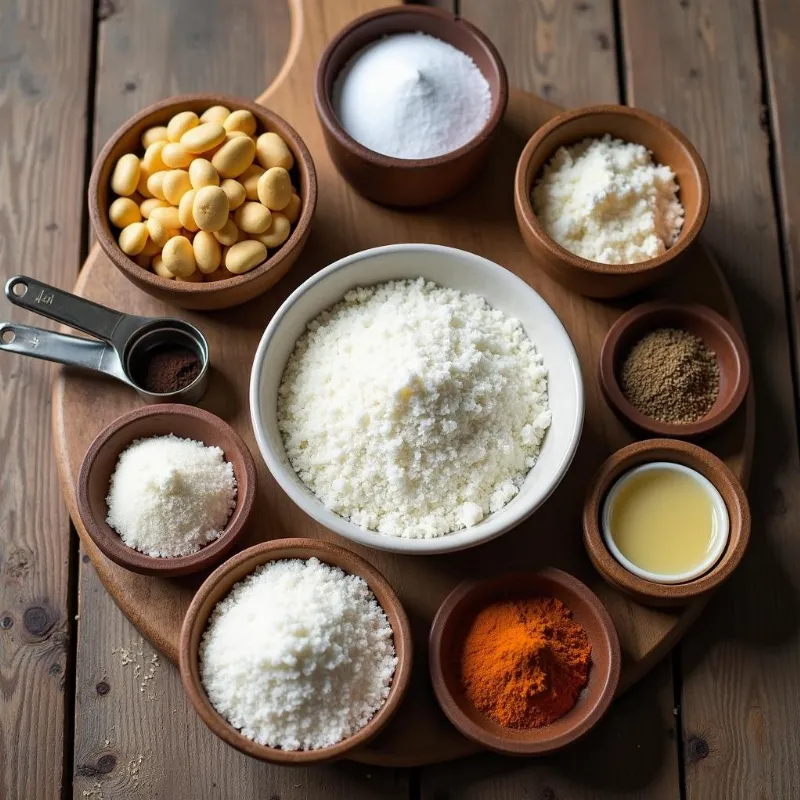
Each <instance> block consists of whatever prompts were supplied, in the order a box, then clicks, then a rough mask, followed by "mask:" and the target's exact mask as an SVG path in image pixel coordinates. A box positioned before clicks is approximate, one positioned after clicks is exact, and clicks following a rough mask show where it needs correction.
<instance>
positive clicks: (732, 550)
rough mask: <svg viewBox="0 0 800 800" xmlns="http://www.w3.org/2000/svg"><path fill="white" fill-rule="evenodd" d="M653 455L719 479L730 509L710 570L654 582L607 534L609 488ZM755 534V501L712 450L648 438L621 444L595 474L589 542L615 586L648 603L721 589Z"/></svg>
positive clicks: (588, 506) (680, 600) (672, 602)
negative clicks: (625, 560)
mask: <svg viewBox="0 0 800 800" xmlns="http://www.w3.org/2000/svg"><path fill="white" fill-rule="evenodd" d="M651 461H670V462H673V463H676V464H684V465H685V466H687V467H690V468H691V469H693V470H696V471H697V472H699V473H700V474H701V475H703V476H704V477H705V478H707V479H708V480H709V481H710V482H711V483H712V484H713V485H714V487H715V488H716V490H717V491H718V492H719V493H720V494H721V495H722V499H723V500H724V501H725V505H726V507H727V509H728V520H729V526H730V530H729V534H728V544H727V546H726V548H725V551H724V552H723V554H722V556H721V557H720V559H719V561H717V563H716V565H715V566H714V567H712V569H711V570H710V571H709V572H706V573H705V574H704V575H701V576H700V577H699V578H695V579H694V580H690V581H687V582H686V583H677V584H675V583H674V584H662V583H653V582H652V581H648V580H645V579H644V578H640V577H638V576H637V575H634V574H633V573H632V572H629V571H628V570H627V569H625V567H623V566H622V565H621V564H620V563H619V562H618V561H617V560H616V559H615V558H614V556H612V555H611V552H610V551H609V549H608V547H607V546H606V543H605V541H604V538H603V530H602V522H601V515H602V513H603V502H604V501H605V498H606V495H607V494H608V492H609V490H610V489H611V487H612V486H613V485H614V483H615V482H616V481H617V479H618V478H620V477H621V476H622V475H624V474H625V473H626V472H628V470H630V469H632V468H633V467H636V466H638V465H639V464H646V463H648V462H651ZM749 539H750V506H749V504H748V502H747V496H746V495H745V493H744V489H743V488H742V485H741V484H740V483H739V481H738V480H737V479H736V476H735V475H734V474H733V473H732V472H731V471H730V470H729V469H728V467H726V466H725V464H723V463H722V461H720V460H719V459H718V458H717V457H716V456H715V455H713V454H712V453H709V452H708V450H703V448H702V447H698V446H697V445H694V444H690V443H689V442H681V441H678V440H675V439H647V440H645V441H642V442H634V443H633V444H630V445H628V446H627V447H623V448H622V449H621V450H617V452H616V453H614V454H613V455H612V456H611V457H610V458H609V459H608V460H607V461H606V462H605V463H604V464H603V465H602V466H601V467H600V470H599V471H598V473H597V475H595V477H594V479H593V480H592V483H591V485H590V486H589V493H588V495H587V496H586V501H585V503H584V507H583V542H584V544H585V545H586V550H587V552H588V553H589V558H590V559H591V560H592V564H594V566H595V569H597V571H598V572H599V573H600V574H601V575H602V576H603V578H604V579H605V580H606V581H607V582H608V583H609V584H611V586H614V587H615V588H616V589H619V590H620V591H622V592H625V593H626V594H628V595H630V596H632V597H633V598H634V600H636V601H637V602H639V603H642V604H644V605H650V606H678V605H685V604H686V603H689V602H690V601H692V600H696V599H697V598H699V597H702V596H703V595H706V594H708V593H709V592H711V591H712V590H714V589H716V588H717V587H718V586H719V585H720V584H722V583H723V582H724V581H726V580H727V579H728V578H729V577H730V575H731V573H732V572H733V570H734V569H736V567H737V566H738V565H739V562H740V561H741V560H742V556H743V555H744V552H745V550H746V549H747V543H748V541H749Z"/></svg>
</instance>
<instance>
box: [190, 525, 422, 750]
mask: <svg viewBox="0 0 800 800" xmlns="http://www.w3.org/2000/svg"><path fill="white" fill-rule="evenodd" d="M312 557H314V558H318V559H319V560H320V561H322V562H324V563H326V564H332V565H333V566H336V567H339V568H341V569H342V570H344V572H346V573H348V574H351V575H358V576H359V577H361V578H363V579H364V580H365V581H366V582H367V585H368V586H369V588H370V590H371V591H372V593H373V594H374V595H375V598H376V599H377V601H378V604H379V605H380V606H381V608H382V609H383V610H384V612H385V613H386V616H387V617H388V618H389V623H390V624H391V626H392V631H393V633H394V647H395V651H396V653H397V667H396V668H395V672H394V678H393V680H392V686H391V689H390V690H389V696H388V697H387V698H386V702H385V703H384V704H383V705H382V706H381V707H380V708H379V709H378V710H377V711H376V712H375V715H374V716H373V717H372V719H371V720H370V721H369V722H368V723H367V724H366V725H365V726H364V727H363V728H361V730H359V731H358V732H357V733H355V734H353V735H352V736H350V737H349V738H347V739H343V740H342V741H341V742H338V743H337V744H334V745H331V746H330V747H323V748H319V749H318V750H281V749H280V748H278V747H268V746H267V745H263V744H258V743H257V742H254V741H253V740H252V739H248V738H247V737H246V736H244V735H242V734H241V733H240V732H239V731H238V730H237V729H236V728H234V727H233V725H231V724H230V723H229V722H228V721H227V720H226V719H225V718H224V717H223V716H222V715H221V714H219V712H217V710H216V709H215V708H214V707H213V706H212V705H211V702H210V700H209V699H208V695H207V694H206V692H205V689H204V688H203V683H202V681H201V679H200V663H199V662H200V658H199V648H200V641H201V639H202V637H203V633H204V632H205V630H206V628H207V626H208V618H209V617H210V616H211V613H212V612H213V610H214V608H215V607H216V605H217V603H219V602H220V600H222V599H223V598H224V597H225V596H226V595H227V594H228V593H229V592H230V590H231V589H232V588H233V585H234V584H235V583H237V582H238V581H240V580H242V578H244V577H246V576H247V575H249V574H250V573H251V572H253V570H255V569H256V568H257V567H259V566H261V565H262V564H266V563H267V562H269V561H278V560H280V559H286V558H302V559H306V558H312ZM179 655H180V670H181V680H182V681H183V688H184V689H185V690H186V694H187V695H188V696H189V699H190V700H191V702H192V705H193V706H194V707H195V710H196V711H197V713H198V714H199V715H200V718H201V719H202V720H203V722H204V723H205V724H206V725H207V726H208V727H209V728H210V729H211V731H212V732H213V733H215V734H216V735H217V736H219V738H220V739H222V741H224V742H226V743H227V744H229V745H231V747H235V748H236V749H237V750H239V751H240V752H242V753H244V754H245V755H248V756H252V757H253V758H259V759H261V760H262V761H270V762H272V763H275V764H313V763H319V762H321V761H333V760H334V759H337V758H342V757H344V756H346V755H348V754H349V753H351V752H352V751H353V750H355V749H356V748H358V747H361V746H362V745H364V744H366V743H367V742H369V741H370V740H371V739H373V738H374V737H375V736H377V735H378V733H379V732H380V731H381V730H383V728H384V726H385V725H386V723H387V722H389V720H390V719H391V718H392V716H393V715H394V713H395V712H396V711H397V709H398V707H399V706H400V702H401V701H402V699H403V697H404V695H405V693H406V690H407V689H408V681H409V679H410V677H411V662H412V658H413V645H412V640H411V628H410V627H409V624H408V617H407V616H406V612H405V611H404V610H403V606H402V605H401V604H400V600H398V598H397V595H396V594H395V593H394V590H393V589H392V587H391V586H390V585H389V583H388V581H387V580H386V578H384V577H383V575H381V573H380V572H378V570H376V569H375V567H373V566H372V565H371V564H370V563H368V562H367V561H365V560H364V559H363V558H361V557H360V556H357V555H356V554H355V553H353V552H352V551H350V550H345V548H343V547H339V546H338V545H335V544H330V543H328V542H320V541H317V540H315V539H276V540H274V541H271V542H264V543H263V544H258V545H256V546H255V547H251V548H249V549H247V550H244V551H243V552H241V553H237V554H236V555H235V556H233V558H230V559H228V560H227V561H226V562H225V563H224V564H222V566H220V567H219V568H218V569H216V570H215V571H214V572H212V573H211V575H209V576H208V578H206V580H205V582H204V583H203V585H202V586H201V587H200V589H199V590H198V592H197V594H196V595H195V596H194V599H193V600H192V603H191V605H190V606H189V610H188V611H187V612H186V616H185V617H184V619H183V627H182V628H181V641H180V650H179Z"/></svg>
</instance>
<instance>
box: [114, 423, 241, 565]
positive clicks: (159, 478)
mask: <svg viewBox="0 0 800 800" xmlns="http://www.w3.org/2000/svg"><path fill="white" fill-rule="evenodd" d="M106 503H107V504H108V517H107V519H106V522H108V524H109V525H110V526H111V527H112V528H113V529H114V530H115V531H116V532H117V533H118V534H119V535H120V537H121V538H122V541H123V542H125V544H127V545H128V547H133V548H135V549H136V550H139V551H141V552H142V553H146V554H147V555H149V556H160V557H173V556H185V555H189V554H190V553H196V552H197V551H198V550H199V549H200V548H201V547H202V546H203V545H205V544H208V543H209V542H212V541H213V540H214V539H217V538H218V537H219V536H220V535H221V533H222V530H223V529H224V527H225V524H226V523H227V521H228V517H230V515H231V512H232V511H233V509H234V507H235V506H236V478H235V477H234V474H233V467H232V466H231V464H229V463H228V462H227V461H225V459H224V455H223V452H222V450H221V449H220V448H219V447H206V446H205V445H204V444H203V443H202V442H196V441H193V440H192V439H180V438H179V437H177V436H173V435H172V434H170V435H168V436H154V437H152V438H149V439H137V440H136V441H135V442H133V444H131V445H130V446H129V447H128V448H126V449H125V450H123V451H122V453H121V454H120V456H119V461H118V462H117V466H116V469H115V470H114V474H113V475H112V476H111V485H110V487H109V491H108V497H107V498H106Z"/></svg>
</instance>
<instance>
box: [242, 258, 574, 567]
mask: <svg viewBox="0 0 800 800" xmlns="http://www.w3.org/2000/svg"><path fill="white" fill-rule="evenodd" d="M414 250H418V251H421V252H444V251H446V252H450V253H457V254H458V257H459V258H463V259H470V260H473V261H475V262H477V263H480V264H481V266H482V268H483V269H485V270H487V271H492V272H493V271H496V270H502V271H503V272H507V273H508V274H509V275H511V276H512V277H513V278H514V280H515V281H516V282H517V284H518V286H519V291H520V292H525V293H528V294H529V296H530V298H531V302H534V303H536V304H539V305H540V306H541V308H542V311H543V313H549V314H550V315H551V323H552V325H553V327H554V329H555V330H557V331H558V333H559V336H561V337H562V341H563V343H564V345H565V347H566V348H567V349H568V350H569V353H570V355H571V358H570V367H571V371H572V377H573V382H574V390H575V395H576V403H577V407H578V409H579V413H578V414H577V415H576V417H575V418H574V419H573V420H571V422H570V424H571V432H570V437H569V439H570V444H569V447H568V449H567V452H566V453H565V454H564V456H563V457H562V459H561V461H560V463H559V465H558V468H557V469H555V470H554V471H553V474H552V476H551V479H550V481H549V483H548V485H547V486H546V487H543V489H542V490H541V491H540V492H539V493H538V494H534V495H532V496H531V497H528V498H526V499H525V500H524V501H523V499H522V498H520V497H519V496H516V497H514V498H512V500H511V501H510V502H509V503H508V504H507V505H506V506H504V508H509V507H511V504H512V503H514V504H516V505H514V510H515V512H516V513H515V515H514V517H513V520H512V521H510V522H508V523H505V522H498V521H497V519H496V518H495V515H494V514H490V515H489V516H488V517H486V518H485V519H483V520H482V521H481V522H479V523H478V524H477V525H474V526H472V527H470V528H462V529H460V530H457V531H453V532H451V533H448V534H445V535H443V536H437V537H434V538H430V539H410V538H404V537H401V536H387V535H382V534H379V533H377V532H374V531H370V530H367V529H366V528H362V527H360V526H359V525H356V524H355V523H353V522H350V521H349V520H347V519H345V518H344V517H341V516H339V515H338V514H336V513H335V512H332V511H330V510H329V509H326V508H325V506H324V505H323V503H322V501H321V500H320V499H319V498H318V497H316V495H314V494H313V493H312V492H311V491H310V489H306V490H304V489H302V488H301V487H300V485H299V483H298V482H299V479H298V478H296V475H295V473H294V470H293V469H292V468H291V466H289V465H287V464H284V462H283V460H282V459H281V457H280V453H279V452H278V451H277V450H276V449H275V448H273V446H272V444H271V442H270V438H269V436H268V435H267V432H266V425H265V424H264V422H263V418H264V414H263V411H262V407H261V383H262V373H263V372H264V371H266V370H267V369H269V368H270V367H271V366H273V365H268V364H267V359H266V354H267V350H268V349H269V346H270V343H271V341H272V339H273V338H274V336H275V334H276V331H277V329H278V327H279V326H280V325H281V323H282V321H283V318H284V317H285V316H286V314H287V313H288V311H289V309H290V308H291V307H292V306H293V305H294V304H295V303H296V302H297V301H298V300H299V299H300V298H301V297H302V296H303V295H304V294H305V293H306V292H308V291H309V290H310V289H311V288H312V287H313V286H315V285H316V284H317V283H320V282H321V281H324V280H325V279H326V278H328V277H329V276H330V275H331V274H333V273H335V272H338V271H339V270H343V269H346V268H347V267H349V266H350V265H351V264H353V263H355V262H358V261H362V260H364V259H369V258H372V257H374V256H377V255H381V254H384V253H395V252H409V251H414ZM384 280H385V279H384ZM380 282H381V278H380V275H376V276H375V280H374V281H373V283H380ZM284 368H285V364H283V365H281V369H282V370H283V369H284ZM249 400H250V420H251V423H252V426H253V433H254V434H255V438H256V443H257V444H258V449H259V451H260V453H261V457H262V459H263V460H264V461H265V463H266V465H267V468H268V469H269V471H270V473H271V475H272V477H273V478H275V480H276V481H277V483H278V484H279V485H280V487H281V488H282V489H283V491H284V492H286V494H287V495H288V496H289V498H290V499H291V500H292V501H293V502H294V503H295V505H296V506H297V507H298V508H300V509H301V510H302V511H304V512H305V513H306V514H308V515H309V516H310V517H312V518H313V519H315V520H316V521H317V522H318V523H319V524H320V525H323V526H324V527H325V528H327V529H328V530H331V531H333V532H334V533H336V534H338V535H340V536H343V537H344V538H345V539H348V540H350V541H351V542H355V543H356V544H360V545H364V546H365V547H371V548H374V549H376V550H385V551H388V552H392V553H414V554H419V555H433V554H436V553H451V552H455V551H457V550H466V549H467V548H470V547H475V546H476V545H479V544H483V543H484V542H488V541H490V540H491V539H495V538H497V537H498V536H502V535H503V534H504V533H506V532H508V531H509V530H511V529H513V528H515V527H516V526H517V525H519V524H520V523H521V522H523V521H524V520H526V519H527V518H528V517H529V516H530V515H531V514H533V513H534V512H535V511H536V510H537V509H538V508H540V507H541V506H542V504H543V503H544V502H545V501H546V500H547V498H548V497H550V495H551V494H552V493H553V492H554V491H555V490H556V488H557V487H558V485H559V484H560V483H561V481H562V480H563V478H564V476H565V475H566V474H567V471H568V470H569V468H570V465H571V464H572V461H573V459H574V457H575V453H576V452H577V449H578V445H579V444H580V440H581V433H582V432H583V423H584V418H585V414H586V401H585V390H584V385H583V377H582V374H581V368H580V360H579V359H578V354H577V351H576V350H575V345H574V344H573V342H572V339H571V337H570V335H569V332H568V331H567V329H566V328H565V327H564V323H563V322H561V319H560V318H559V317H558V315H557V314H556V312H555V311H554V310H553V309H552V307H551V306H550V305H549V303H547V301H546V300H545V299H544V298H543V297H542V296H541V295H540V294H539V293H538V292H537V291H536V290H534V289H533V288H532V287H531V286H529V285H528V284H527V283H525V281H523V280H522V279H521V278H519V277H517V276H516V275H514V273H512V272H511V271H510V270H506V269H505V267H501V266H500V265H499V264H497V263H495V262H494V261H490V260H489V259H487V258H484V257H483V256H479V255H476V254H475V253H470V252H469V251H467V250H459V249H458V248H455V247H445V246H443V245H436V244H425V243H404V244H391V245H384V246H383V247H373V248H370V249H368V250H360V251H359V252H357V253H353V254H351V255H349V256H345V257H344V258H340V259H339V260H338V261H334V262H333V263H332V264H329V265H328V266H327V267H324V268H323V269H321V270H319V271H318V272H316V273H315V274H314V275H312V276H311V277H310V278H309V279H308V280H306V281H305V282H304V283H301V284H300V286H298V287H297V289H295V290H294V291H293V292H292V293H291V294H290V295H289V297H287V298H286V300H285V301H284V302H283V304H282V305H281V307H280V308H279V309H278V310H277V311H276V312H275V314H274V315H273V317H272V319H271V320H270V322H269V325H268V326H267V328H266V330H265V331H264V334H263V336H262V337H261V341H260V342H259V345H258V349H257V350H256V354H255V356H254V357H253V367H252V371H251V373H250V395H249ZM550 402H552V400H551V401H550ZM281 450H283V447H281ZM531 469H536V466H535V465H534V466H533V467H532V468H531ZM526 477H527V474H526ZM321 509H322V510H324V511H326V512H327V513H328V514H329V518H326V517H325V516H323V515H322V514H321V513H320V512H321ZM476 532H477V533H476Z"/></svg>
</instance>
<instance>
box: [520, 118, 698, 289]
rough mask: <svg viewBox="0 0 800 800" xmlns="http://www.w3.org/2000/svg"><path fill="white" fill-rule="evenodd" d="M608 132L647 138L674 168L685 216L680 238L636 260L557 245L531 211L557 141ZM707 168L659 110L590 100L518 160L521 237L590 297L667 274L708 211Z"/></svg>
mask: <svg viewBox="0 0 800 800" xmlns="http://www.w3.org/2000/svg"><path fill="white" fill-rule="evenodd" d="M606 133H610V134H611V135H612V136H614V137H615V138H618V139H623V140H624V141H626V142H634V143H636V144H642V145H644V146H645V147H646V148H647V149H648V150H650V151H652V153H653V158H654V159H655V160H656V161H657V162H658V163H659V164H666V165H667V166H669V167H671V168H672V170H673V172H674V173H675V175H676V177H677V181H678V186H679V189H680V191H679V194H678V198H679V199H680V201H681V203H682V204H683V207H684V209H685V212H686V216H685V219H684V223H683V228H682V229H681V232H680V235H679V236H678V239H677V241H676V242H675V244H673V245H672V247H670V248H669V249H668V250H667V251H666V253H664V254H663V255H661V256H658V257H657V258H652V259H649V260H648V261H641V262H639V263H638V264H601V263H599V262H597V261H589V260H587V259H585V258H581V257H580V256H576V255H574V254H573V253H570V252H569V251H568V250H565V249H564V248H563V247H561V245H559V244H556V242H555V241H553V239H551V238H550V237H549V236H548V235H547V234H546V233H545V232H544V229H543V228H542V226H541V225H540V224H539V220H538V219H537V218H536V214H534V212H533V204H532V202H531V189H532V188H533V184H534V182H535V180H536V179H537V178H538V177H539V175H540V173H541V170H542V168H543V167H544V165H545V164H546V163H547V162H548V161H549V160H550V158H551V157H552V156H553V155H554V154H555V152H556V150H558V148H559V147H563V146H568V145H571V144H575V143H577V142H579V141H581V140H582V139H586V138H597V137H601V136H603V135H604V134H606ZM709 196H710V193H709V186H708V174H707V173H706V168H705V165H704V164H703V161H702V159H701V158H700V154H699V153H698V152H697V150H695V148H694V146H693V145H692V144H691V142H690V141H689V140H688V139H687V138H686V137H685V136H684V135H683V134H682V133H681V132H680V131H679V130H678V129H677V128H674V127H673V126H672V125H670V124H669V123H667V122H665V121H664V120H663V119H660V118H659V117H656V116H653V114H648V113H647V112H646V111H640V110H639V109H636V108H628V107H626V106H614V105H606V106H589V107H587V108H579V109H577V110H575V111H567V112H565V113H563V114H559V115H558V116H556V117H553V119H551V120H550V121H549V122H547V123H546V124H545V125H543V126H542V127H541V128H539V130H538V131H537V132H536V133H535V134H534V135H533V137H531V139H530V141H529V142H528V144H527V145H526V146H525V149H524V150H523V151H522V155H521V156H520V158H519V162H518V163H517V173H516V176H515V178H514V207H515V209H516V212H517V223H518V224H519V229H520V232H521V233H522V238H523V239H524V240H525V244H526V245H527V247H528V250H530V252H531V254H532V255H533V257H534V258H535V259H536V262H537V264H539V265H540V266H541V267H542V269H544V270H545V271H546V272H547V273H548V274H549V275H550V276H551V277H553V278H555V280H557V281H559V283H562V284H563V285H564V286H566V287H567V289H569V290H570V291H573V292H578V293H579V294H584V295H588V296H589V297H620V296H622V295H626V294H631V293H632V292H635V291H637V290H638V289H642V288H643V287H645V286H649V285H650V284H652V283H655V282H656V281H658V280H661V279H662V278H664V277H666V275H668V274H669V273H670V272H671V271H672V270H673V269H674V268H675V267H676V266H677V265H678V263H679V261H680V260H681V256H683V254H684V253H685V252H686V250H687V248H688V247H689V246H690V245H691V244H692V242H693V241H694V240H695V239H696V238H697V234H698V233H699V232H700V229H701V228H702V227H703V223H704V222H705V220H706V214H707V213H708V204H709Z"/></svg>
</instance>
